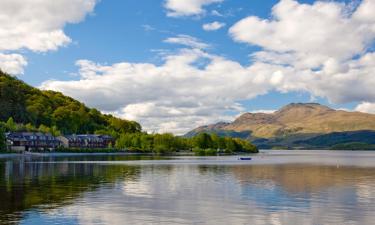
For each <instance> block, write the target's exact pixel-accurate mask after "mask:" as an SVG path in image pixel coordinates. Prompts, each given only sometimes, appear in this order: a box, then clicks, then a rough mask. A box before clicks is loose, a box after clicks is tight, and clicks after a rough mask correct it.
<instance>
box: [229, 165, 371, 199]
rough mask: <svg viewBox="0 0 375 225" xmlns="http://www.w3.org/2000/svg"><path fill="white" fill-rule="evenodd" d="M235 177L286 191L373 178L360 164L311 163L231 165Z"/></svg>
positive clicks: (353, 184)
mask: <svg viewBox="0 0 375 225" xmlns="http://www.w3.org/2000/svg"><path fill="white" fill-rule="evenodd" d="M232 172H233V174H234V175H235V177H236V178H237V179H238V180H239V181H240V182H241V183H242V184H244V185H245V184H246V183H251V184H257V183H258V184H262V183H267V184H268V185H271V186H280V187H282V188H283V190H285V191H286V192H289V193H291V194H293V193H303V192H304V193H311V192H318V191H321V190H323V191H324V189H327V188H338V187H340V186H348V185H352V186H355V185H356V184H357V183H363V182H366V181H368V180H375V174H374V171H373V170H369V169H368V168H360V167H336V166H322V165H319V166H314V165H300V164H298V165H293V164H286V165H261V166H251V167H249V166H235V167H232Z"/></svg>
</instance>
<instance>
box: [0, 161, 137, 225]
mask: <svg viewBox="0 0 375 225" xmlns="http://www.w3.org/2000/svg"><path fill="white" fill-rule="evenodd" d="M44 160H46V159H44ZM138 174H139V168H138V167H136V166H127V165H100V164H93V163H83V164H82V163H64V162H60V163H33V162H27V161H25V160H24V159H22V160H9V161H6V162H1V161H0V202H1V204H0V222H1V223H2V224H3V223H11V222H10V221H18V220H20V219H21V217H22V212H24V211H25V210H28V209H31V208H38V207H41V206H43V209H48V208H55V207H59V206H63V205H67V204H70V203H72V202H73V201H74V200H75V199H77V198H78V197H80V196H81V195H82V194H83V193H85V192H88V191H93V190H95V189H97V188H98V187H100V186H103V185H111V184H113V183H115V182H116V181H117V180H133V179H134V178H135V177H137V176H138Z"/></svg>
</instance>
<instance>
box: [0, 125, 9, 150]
mask: <svg viewBox="0 0 375 225" xmlns="http://www.w3.org/2000/svg"><path fill="white" fill-rule="evenodd" d="M6 147H7V146H6V137H5V128H4V127H3V126H2V125H0V151H6Z"/></svg>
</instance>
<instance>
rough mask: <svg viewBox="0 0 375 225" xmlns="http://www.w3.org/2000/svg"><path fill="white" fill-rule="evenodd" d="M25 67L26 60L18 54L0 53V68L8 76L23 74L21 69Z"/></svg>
mask: <svg viewBox="0 0 375 225" xmlns="http://www.w3.org/2000/svg"><path fill="white" fill-rule="evenodd" d="M26 65H27V61H26V59H25V58H24V57H23V56H22V55H19V54H2V53H0V68H1V70H2V71H3V72H6V73H9V74H23V70H24V69H23V68H24V67H25V66H26Z"/></svg>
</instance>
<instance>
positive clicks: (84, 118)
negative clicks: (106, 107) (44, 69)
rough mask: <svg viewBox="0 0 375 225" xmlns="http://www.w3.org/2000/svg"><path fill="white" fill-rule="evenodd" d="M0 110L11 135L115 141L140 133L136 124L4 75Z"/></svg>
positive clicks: (1, 84) (0, 85) (1, 85)
mask: <svg viewBox="0 0 375 225" xmlns="http://www.w3.org/2000/svg"><path fill="white" fill-rule="evenodd" d="M0 109H1V111H0V121H7V123H6V130H8V131H18V130H19V131H21V130H22V131H42V132H50V133H52V134H54V135H59V134H60V133H63V134H73V133H81V134H86V133H100V134H109V135H112V136H114V137H117V136H118V134H120V133H134V132H140V131H141V126H140V125H139V124H138V123H136V122H134V121H128V120H122V119H119V118H115V117H113V116H111V115H104V114H102V113H100V112H99V111H98V110H96V109H90V108H88V107H86V106H85V105H84V104H82V103H80V102H78V101H76V100H74V99H73V98H70V97H67V96H64V95H63V94H61V93H59V92H54V91H41V90H39V89H36V88H33V87H31V86H29V85H27V84H25V83H24V82H22V81H20V80H18V79H16V78H14V77H11V76H9V75H7V74H5V73H3V72H1V71H0ZM23 124H26V125H23Z"/></svg>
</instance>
